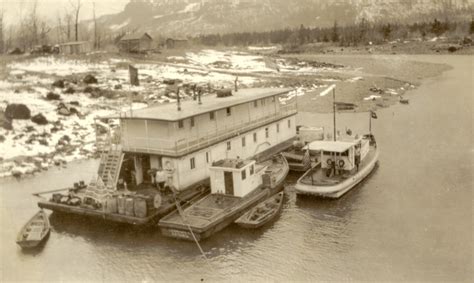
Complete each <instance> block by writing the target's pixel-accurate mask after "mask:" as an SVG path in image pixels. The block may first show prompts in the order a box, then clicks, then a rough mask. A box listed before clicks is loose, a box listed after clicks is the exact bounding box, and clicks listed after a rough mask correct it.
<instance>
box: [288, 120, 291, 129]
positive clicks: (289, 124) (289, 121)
mask: <svg viewBox="0 0 474 283" xmlns="http://www.w3.org/2000/svg"><path fill="white" fill-rule="evenodd" d="M288 128H291V120H288Z"/></svg>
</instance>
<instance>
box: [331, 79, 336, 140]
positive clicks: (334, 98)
mask: <svg viewBox="0 0 474 283" xmlns="http://www.w3.org/2000/svg"><path fill="white" fill-rule="evenodd" d="M332 112H333V127H334V141H336V88H335V87H334V88H333V89H332Z"/></svg>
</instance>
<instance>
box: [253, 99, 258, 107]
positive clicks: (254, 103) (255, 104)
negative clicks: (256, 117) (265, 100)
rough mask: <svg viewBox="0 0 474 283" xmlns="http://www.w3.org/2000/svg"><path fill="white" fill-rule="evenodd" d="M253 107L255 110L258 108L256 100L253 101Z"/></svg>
mask: <svg viewBox="0 0 474 283" xmlns="http://www.w3.org/2000/svg"><path fill="white" fill-rule="evenodd" d="M253 106H254V107H255V108H257V107H258V101H257V100H255V101H254V102H253Z"/></svg>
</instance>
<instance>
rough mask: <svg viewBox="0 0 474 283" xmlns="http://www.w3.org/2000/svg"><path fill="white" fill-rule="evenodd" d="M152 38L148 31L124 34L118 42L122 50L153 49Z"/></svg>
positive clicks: (133, 51) (131, 51)
mask: <svg viewBox="0 0 474 283" xmlns="http://www.w3.org/2000/svg"><path fill="white" fill-rule="evenodd" d="M152 45H153V38H152V37H151V36H150V35H149V34H148V33H146V32H145V33H132V34H127V35H124V36H123V37H122V38H121V39H120V41H119V43H118V47H119V50H120V51H122V52H130V53H137V52H144V51H148V50H151V49H153V46H152Z"/></svg>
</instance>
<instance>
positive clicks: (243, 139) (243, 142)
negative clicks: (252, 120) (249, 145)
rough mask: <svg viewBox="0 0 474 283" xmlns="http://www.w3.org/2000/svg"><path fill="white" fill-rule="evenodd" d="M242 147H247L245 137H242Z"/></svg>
mask: <svg viewBox="0 0 474 283" xmlns="http://www.w3.org/2000/svg"><path fill="white" fill-rule="evenodd" d="M242 147H245V137H243V138H242Z"/></svg>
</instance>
